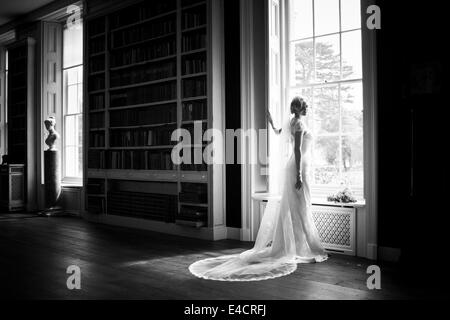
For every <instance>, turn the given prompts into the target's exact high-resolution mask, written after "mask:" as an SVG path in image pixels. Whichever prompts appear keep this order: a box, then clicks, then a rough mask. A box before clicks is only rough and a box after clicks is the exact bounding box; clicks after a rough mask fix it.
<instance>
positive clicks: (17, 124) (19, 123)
mask: <svg viewBox="0 0 450 320" xmlns="http://www.w3.org/2000/svg"><path fill="white" fill-rule="evenodd" d="M8 126H9V128H10V129H9V130H20V129H26V127H27V118H26V117H25V116H23V117H11V118H10V119H9V124H8Z"/></svg>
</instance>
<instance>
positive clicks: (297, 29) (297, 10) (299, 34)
mask: <svg viewBox="0 0 450 320" xmlns="http://www.w3.org/2000/svg"><path fill="white" fill-rule="evenodd" d="M312 3H313V0H291V1H290V2H289V10H290V18H289V25H290V29H289V34H290V38H291V40H299V39H305V38H311V37H312V36H313V11H312V10H313V9H312Z"/></svg>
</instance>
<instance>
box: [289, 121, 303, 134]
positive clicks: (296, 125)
mask: <svg viewBox="0 0 450 320" xmlns="http://www.w3.org/2000/svg"><path fill="white" fill-rule="evenodd" d="M291 127H292V131H293V132H301V131H305V130H306V126H305V124H304V123H303V121H302V120H300V119H296V118H294V119H292V122H291Z"/></svg>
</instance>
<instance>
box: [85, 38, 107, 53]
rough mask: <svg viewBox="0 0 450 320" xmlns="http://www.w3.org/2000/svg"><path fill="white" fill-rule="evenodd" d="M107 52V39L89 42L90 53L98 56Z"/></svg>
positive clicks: (96, 39)
mask: <svg viewBox="0 0 450 320" xmlns="http://www.w3.org/2000/svg"><path fill="white" fill-rule="evenodd" d="M104 51H105V37H98V38H95V39H91V40H89V53H90V54H96V53H100V52H104Z"/></svg>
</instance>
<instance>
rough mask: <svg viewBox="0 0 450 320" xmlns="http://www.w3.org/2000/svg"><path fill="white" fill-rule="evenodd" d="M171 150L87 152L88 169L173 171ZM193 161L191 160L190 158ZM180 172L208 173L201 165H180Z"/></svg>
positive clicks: (206, 167) (203, 165)
mask: <svg viewBox="0 0 450 320" xmlns="http://www.w3.org/2000/svg"><path fill="white" fill-rule="evenodd" d="M171 152H172V150H171V149H170V150H161V151H156V150H110V151H104V150H89V152H88V168H90V169H114V170H174V169H175V166H174V164H173V162H172V157H171ZM192 159H193V158H192ZM180 168H181V170H182V171H198V172H205V171H208V166H207V165H206V164H205V163H202V164H182V165H181V167H180Z"/></svg>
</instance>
